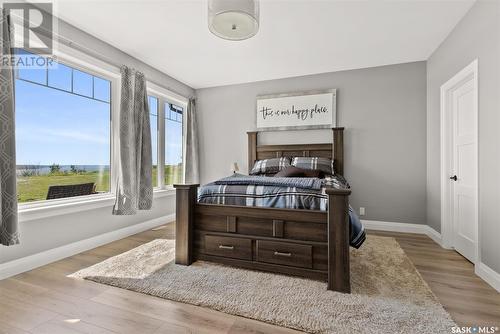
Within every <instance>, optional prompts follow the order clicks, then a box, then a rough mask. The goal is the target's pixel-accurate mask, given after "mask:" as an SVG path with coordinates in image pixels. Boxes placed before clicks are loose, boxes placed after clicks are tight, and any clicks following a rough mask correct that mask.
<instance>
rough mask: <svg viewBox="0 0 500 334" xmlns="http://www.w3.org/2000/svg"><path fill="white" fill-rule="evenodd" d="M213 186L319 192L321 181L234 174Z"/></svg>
mask: <svg viewBox="0 0 500 334" xmlns="http://www.w3.org/2000/svg"><path fill="white" fill-rule="evenodd" d="M215 184H217V185H252V186H275V187H294V188H301V189H313V190H320V189H321V185H322V181H321V180H320V179H318V178H312V177H267V176H246V175H242V174H234V175H232V176H229V177H225V178H223V179H220V180H218V181H215Z"/></svg>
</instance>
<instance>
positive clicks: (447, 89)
mask: <svg viewBox="0 0 500 334" xmlns="http://www.w3.org/2000/svg"><path fill="white" fill-rule="evenodd" d="M470 77H472V78H473V79H472V80H473V82H474V92H473V94H474V95H473V99H474V102H473V108H474V110H473V112H474V120H475V122H476V134H475V139H476V157H475V160H476V175H475V178H476V194H475V195H476V203H475V204H476V217H475V218H476V231H475V233H476V245H475V251H474V253H475V254H474V260H475V261H474V264H475V265H478V264H479V263H481V258H480V257H481V253H480V251H479V250H480V247H479V245H480V243H481V240H480V239H481V238H480V236H481V234H480V233H479V232H480V228H479V122H478V121H479V117H478V114H479V107H478V90H479V87H478V82H479V80H478V60H477V59H475V60H474V61H472V62H471V63H470V64H469V65H467V66H466V67H465V68H464V69H462V70H461V71H460V72H458V73H457V74H455V75H454V76H453V77H452V78H451V79H449V80H448V81H447V82H446V83H444V84H443V85H442V86H441V95H440V97H441V237H442V244H443V247H445V248H453V220H452V217H453V207H452V205H451V204H452V203H453V200H452V196H453V193H452V187H451V185H452V183H451V182H450V180H449V177H450V175H449V174H450V170H451V166H452V164H453V161H452V157H453V154H452V148H453V147H452V144H453V143H452V137H453V123H452V122H451V120H452V115H451V106H450V101H451V93H452V92H453V89H454V88H455V87H456V86H457V85H459V84H460V83H462V82H463V81H465V80H467V79H469V78H470Z"/></svg>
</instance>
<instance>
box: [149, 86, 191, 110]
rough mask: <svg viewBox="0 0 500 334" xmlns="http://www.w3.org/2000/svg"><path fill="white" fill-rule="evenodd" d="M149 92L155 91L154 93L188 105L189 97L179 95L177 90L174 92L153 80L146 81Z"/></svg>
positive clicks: (176, 102)
mask: <svg viewBox="0 0 500 334" xmlns="http://www.w3.org/2000/svg"><path fill="white" fill-rule="evenodd" d="M146 85H147V88H148V92H151V93H153V94H154V95H160V96H162V97H164V98H165V99H167V100H169V101H171V102H173V103H175V104H181V105H187V104H188V101H189V100H188V98H187V97H185V96H182V95H179V94H177V93H175V92H172V91H171V90H169V89H168V88H165V87H162V86H159V85H157V84H155V83H153V82H151V81H148V82H147V83H146Z"/></svg>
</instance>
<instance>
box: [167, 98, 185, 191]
mask: <svg viewBox="0 0 500 334" xmlns="http://www.w3.org/2000/svg"><path fill="white" fill-rule="evenodd" d="M183 111H184V109H183V108H182V107H180V106H178V105H175V104H173V103H168V102H167V103H165V184H168V185H171V184H174V183H181V182H182V181H183V179H184V177H183V168H182V167H183V166H182V162H183V160H182V150H183V145H182V141H183V140H182V138H183V137H182V133H183V131H182V130H183V128H182V124H183V123H182V122H183V120H182V119H183Z"/></svg>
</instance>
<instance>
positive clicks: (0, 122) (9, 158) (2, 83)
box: [0, 9, 19, 246]
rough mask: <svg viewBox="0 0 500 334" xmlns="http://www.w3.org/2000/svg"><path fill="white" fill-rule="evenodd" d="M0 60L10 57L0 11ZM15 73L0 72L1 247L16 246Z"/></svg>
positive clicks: (7, 30)
mask: <svg viewBox="0 0 500 334" xmlns="http://www.w3.org/2000/svg"><path fill="white" fill-rule="evenodd" d="M0 20H1V22H0V30H1V31H0V34H1V38H0V43H1V46H0V49H1V51H0V52H1V55H0V56H1V57H2V58H3V57H10V56H11V55H12V49H11V31H10V24H9V17H8V15H7V14H6V13H5V12H4V11H3V10H2V9H0ZM14 107H15V103H14V71H13V69H12V68H8V67H7V66H2V67H1V68H0V193H1V194H0V201H1V203H0V210H1V220H0V244H2V245H5V246H10V245H15V244H18V243H19V232H18V224H17V189H16V141H15V139H16V135H15V112H14Z"/></svg>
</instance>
